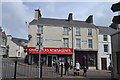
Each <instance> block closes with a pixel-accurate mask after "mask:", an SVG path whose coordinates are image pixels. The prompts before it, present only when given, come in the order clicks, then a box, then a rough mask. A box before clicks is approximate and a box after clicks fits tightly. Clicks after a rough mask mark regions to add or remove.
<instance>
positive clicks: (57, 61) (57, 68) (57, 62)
mask: <svg viewBox="0 0 120 80" xmlns="http://www.w3.org/2000/svg"><path fill="white" fill-rule="evenodd" d="M55 66H56V72H57V73H59V60H58V59H57V60H56V61H55Z"/></svg>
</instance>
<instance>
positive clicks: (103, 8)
mask: <svg viewBox="0 0 120 80" xmlns="http://www.w3.org/2000/svg"><path fill="white" fill-rule="evenodd" d="M19 1H20V2H19ZM113 3H115V2H114V1H113V2H94V1H93V2H82V1H81V2H79V1H78V2H77V1H76V2H73V1H72V2H70V1H66V2H64V1H63V2H55V1H54V0H53V1H52V2H39V1H34V0H33V1H32V2H30V1H27V2H24V1H22V0H18V1H17V2H16V1H13V2H7V1H2V3H0V15H1V16H0V26H2V28H3V29H4V31H5V32H6V34H7V35H12V36H13V37H17V38H24V39H27V37H28V24H29V22H30V21H32V20H33V19H34V10H35V9H38V8H39V9H40V10H41V13H42V17H43V18H57V19H67V17H68V14H69V13H73V19H74V20H80V21H85V20H86V19H87V17H88V16H89V15H93V21H94V22H93V23H94V24H95V25H97V26H107V27H108V26H109V25H110V24H111V23H112V18H113V16H114V15H116V14H115V13H113V12H112V11H111V6H112V4H113ZM26 22H27V24H26Z"/></svg>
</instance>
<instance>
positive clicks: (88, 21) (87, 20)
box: [85, 15, 93, 23]
mask: <svg viewBox="0 0 120 80" xmlns="http://www.w3.org/2000/svg"><path fill="white" fill-rule="evenodd" d="M85 22H87V23H93V15H90V16H89V17H88V18H87V19H86V21H85Z"/></svg>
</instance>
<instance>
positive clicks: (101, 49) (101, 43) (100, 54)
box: [98, 34, 112, 70]
mask: <svg viewBox="0 0 120 80" xmlns="http://www.w3.org/2000/svg"><path fill="white" fill-rule="evenodd" d="M107 36H108V41H103V35H102V34H99V35H98V38H99V39H98V69H100V70H101V69H102V68H101V66H102V64H101V58H106V59H107V68H108V67H109V65H110V62H111V61H110V55H109V54H112V52H111V36H110V35H107ZM104 44H108V52H104Z"/></svg>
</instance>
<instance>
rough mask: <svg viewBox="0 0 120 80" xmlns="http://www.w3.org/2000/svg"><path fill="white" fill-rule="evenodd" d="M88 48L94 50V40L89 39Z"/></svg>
mask: <svg viewBox="0 0 120 80" xmlns="http://www.w3.org/2000/svg"><path fill="white" fill-rule="evenodd" d="M90 41H91V42H90ZM88 48H93V40H92V39H88Z"/></svg>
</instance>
